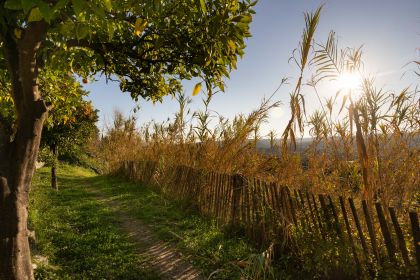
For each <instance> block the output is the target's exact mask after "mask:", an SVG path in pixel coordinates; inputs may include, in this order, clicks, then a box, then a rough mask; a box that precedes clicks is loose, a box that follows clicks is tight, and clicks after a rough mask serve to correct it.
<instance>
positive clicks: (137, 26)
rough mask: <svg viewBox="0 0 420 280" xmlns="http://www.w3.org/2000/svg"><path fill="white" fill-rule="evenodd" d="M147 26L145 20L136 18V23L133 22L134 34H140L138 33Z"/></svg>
mask: <svg viewBox="0 0 420 280" xmlns="http://www.w3.org/2000/svg"><path fill="white" fill-rule="evenodd" d="M146 27H147V20H145V19H142V18H138V19H136V23H135V24H134V34H136V35H137V36H140V34H141V33H142V32H143V31H144V29H146Z"/></svg>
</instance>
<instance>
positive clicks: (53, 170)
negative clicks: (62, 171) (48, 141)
mask: <svg viewBox="0 0 420 280" xmlns="http://www.w3.org/2000/svg"><path fill="white" fill-rule="evenodd" d="M51 151H52V154H53V162H52V166H51V187H52V188H53V189H54V190H57V191H58V185H57V157H58V153H57V144H53V145H52V146H51Z"/></svg>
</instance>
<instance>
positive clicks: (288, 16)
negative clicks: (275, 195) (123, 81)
mask: <svg viewBox="0 0 420 280" xmlns="http://www.w3.org/2000/svg"><path fill="white" fill-rule="evenodd" d="M323 3H324V4H325V6H324V9H323V11H322V14H321V19H320V23H319V26H318V29H317V33H316V35H315V40H316V41H317V42H320V43H322V42H324V41H325V40H326V38H327V36H328V33H329V31H330V30H334V31H335V32H336V33H337V35H338V36H339V43H340V45H341V46H343V47H346V46H348V47H359V46H361V45H363V53H364V55H363V57H364V59H363V60H364V65H365V71H366V72H368V73H371V74H372V75H376V76H377V78H376V84H377V86H379V87H384V88H385V89H387V90H395V91H399V90H401V89H403V88H404V87H406V86H408V85H412V86H413V87H414V86H415V85H416V84H417V83H418V82H419V80H420V79H419V78H418V77H416V76H415V75H414V74H412V73H411V72H407V71H408V70H409V69H410V66H405V67H404V65H406V64H407V63H408V62H410V61H412V60H413V59H419V57H420V53H419V50H418V48H419V47H420V1H419V0H400V1H397V0H380V1H379V0H364V1H362V0H352V1H350V0H330V1H316V0H313V1H310V0H289V1H285V0H284V1H283V0H260V1H259V3H258V4H257V6H256V7H255V10H256V15H255V17H254V20H253V22H252V24H251V33H252V38H250V39H248V41H247V48H246V53H245V56H244V58H243V59H242V60H241V61H240V62H239V63H238V64H237V66H238V70H236V71H234V72H232V73H231V78H230V79H229V80H226V85H227V89H226V92H225V93H221V94H218V95H216V96H215V97H214V99H213V101H212V103H211V105H210V109H211V110H214V111H217V112H218V113H220V114H222V115H224V116H226V117H229V118H232V117H233V116H234V115H236V114H238V113H248V112H251V111H252V110H253V109H255V108H257V107H258V105H259V104H260V102H261V100H262V99H263V98H264V97H268V96H270V95H271V93H272V92H273V91H274V90H275V89H276V88H277V86H278V85H279V84H280V81H281V79H282V78H283V77H290V78H291V79H290V86H285V87H283V88H282V89H281V90H280V91H279V92H278V93H277V94H276V97H275V99H276V100H280V101H281V102H282V103H283V105H282V106H281V107H280V108H279V109H276V110H275V111H273V112H272V113H271V114H270V118H269V122H268V123H267V124H265V125H264V127H263V130H262V133H263V134H264V133H268V131H269V130H271V129H274V130H276V131H277V132H278V134H280V133H281V131H282V130H283V129H284V127H285V125H286V123H287V121H288V119H289V117H290V111H289V110H288V96H289V93H290V91H291V90H292V87H293V84H294V82H295V81H296V80H295V79H296V76H297V68H296V66H295V65H293V64H291V63H288V59H289V57H290V56H291V54H292V51H293V49H295V48H296V47H297V46H298V43H299V40H300V37H301V33H302V30H303V27H304V19H303V12H304V11H310V10H314V9H316V7H318V6H319V5H321V4H323ZM411 68H413V67H411ZM404 72H407V73H406V74H405V75H404V76H403V77H402V74H403V73H404ZM194 84H195V82H194V81H185V82H184V89H185V91H186V93H187V95H189V96H191V92H192V89H193V87H194ZM85 89H87V90H88V91H90V95H89V97H88V99H90V100H92V102H93V104H94V106H95V107H96V108H97V109H99V110H100V118H101V122H100V126H102V125H103V123H104V122H105V123H106V122H110V121H111V119H112V112H113V110H114V109H119V110H120V111H122V112H123V113H124V114H126V115H128V114H130V113H133V108H134V107H135V106H136V104H135V103H134V102H133V101H132V100H131V98H130V96H129V94H128V93H121V91H120V90H119V87H118V84H117V83H108V84H106V83H105V80H104V79H100V80H99V81H97V82H93V83H91V84H88V85H85ZM327 91H328V92H327ZM304 93H305V96H306V103H307V109H308V112H309V113H310V112H312V111H313V110H315V109H317V108H318V107H319V102H318V101H317V99H316V97H315V94H314V93H313V92H312V91H310V90H307V92H305V91H304ZM329 94H331V89H328V88H324V92H321V95H322V96H327V95H329ZM201 98H202V96H196V97H192V99H193V103H192V104H191V109H192V110H194V109H197V108H200V107H202V102H201ZM139 105H140V110H139V112H137V113H136V115H137V118H138V121H139V125H141V124H142V123H145V122H148V121H150V120H152V119H154V120H156V121H163V120H166V119H167V118H168V117H172V116H173V115H174V113H175V112H176V110H177V104H176V102H175V101H174V100H172V98H171V97H167V98H164V101H163V103H157V104H153V103H151V102H146V101H145V100H140V101H139Z"/></svg>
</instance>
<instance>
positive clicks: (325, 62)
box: [100, 9, 420, 278]
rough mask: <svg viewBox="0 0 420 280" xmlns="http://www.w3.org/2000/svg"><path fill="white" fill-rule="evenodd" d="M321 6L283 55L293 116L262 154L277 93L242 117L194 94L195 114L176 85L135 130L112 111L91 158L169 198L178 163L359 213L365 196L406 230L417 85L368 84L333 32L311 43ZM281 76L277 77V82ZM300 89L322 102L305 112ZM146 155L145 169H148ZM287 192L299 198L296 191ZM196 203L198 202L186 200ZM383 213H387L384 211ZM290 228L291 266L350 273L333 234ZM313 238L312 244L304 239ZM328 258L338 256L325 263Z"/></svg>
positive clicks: (417, 161)
mask: <svg viewBox="0 0 420 280" xmlns="http://www.w3.org/2000/svg"><path fill="white" fill-rule="evenodd" d="M320 11H321V9H318V10H316V11H315V12H313V13H307V14H305V21H306V27H305V30H304V32H303V36H302V41H301V42H300V44H299V48H297V49H296V50H295V52H294V53H293V56H292V58H291V61H293V62H295V63H296V64H297V66H298V68H299V70H300V76H299V77H298V78H297V83H296V85H295V88H294V90H293V92H292V93H291V94H290V107H291V111H292V116H291V118H290V121H289V123H288V126H287V127H286V129H285V131H284V132H283V135H282V138H281V139H276V136H275V133H274V132H271V133H270V134H269V135H268V137H269V139H270V149H269V150H270V151H271V153H268V154H267V153H262V152H261V151H259V150H258V148H257V144H258V142H259V141H260V140H261V139H262V138H263V137H266V136H265V135H261V133H260V127H261V125H262V124H263V123H264V121H265V120H266V119H267V116H268V113H269V112H270V110H271V109H273V108H275V107H277V106H279V105H280V104H279V102H276V101H275V98H276V95H275V93H276V92H275V93H274V94H273V95H271V96H270V97H269V98H267V99H264V100H262V102H261V105H260V106H259V107H258V108H257V109H255V110H254V111H252V112H251V113H249V114H248V115H243V114H240V115H238V116H236V117H235V118H234V119H232V120H229V119H227V118H224V117H223V116H221V115H220V114H217V113H214V111H212V110H211V100H212V97H213V96H214V94H217V92H216V93H215V92H213V91H208V92H203V96H204V98H203V109H202V110H199V111H196V112H190V110H189V108H188V105H189V104H190V102H191V99H190V98H189V97H188V96H187V95H186V94H185V93H177V94H176V96H175V98H176V100H177V101H178V104H179V110H178V112H177V114H176V115H175V116H174V117H173V118H172V119H171V120H168V121H166V122H163V123H156V122H150V123H147V124H145V125H143V126H142V127H140V128H137V125H136V119H135V118H134V117H128V118H125V117H124V116H122V114H121V113H118V112H117V113H116V114H115V118H114V123H113V124H111V125H110V126H109V127H108V131H107V133H106V136H105V137H104V138H103V139H102V141H101V144H100V149H101V150H102V151H103V152H102V153H100V157H102V160H103V162H104V163H105V164H106V168H107V170H108V171H109V172H111V173H118V172H119V171H121V170H124V172H125V174H128V176H129V177H131V178H132V179H135V180H139V179H141V178H147V175H138V172H136V171H135V170H136V169H132V168H137V169H138V170H143V171H145V170H146V171H145V172H147V171H151V172H153V174H151V177H150V178H151V181H152V182H153V183H154V184H156V185H158V186H159V187H160V188H161V189H163V190H168V193H169V194H170V195H171V196H172V197H173V195H172V194H174V193H177V190H176V187H173V184H175V182H178V183H179V184H180V182H184V181H183V180H184V179H185V178H193V177H188V176H189V175H188V174H190V173H189V171H185V172H186V173H182V172H181V171H177V172H181V173H179V174H178V176H175V175H174V174H175V173H174V172H175V171H174V170H177V169H176V168H177V167H183V166H186V167H189V168H193V170H199V171H200V172H202V173H203V174H213V173H218V174H230V175H234V174H240V175H241V176H243V177H245V178H248V179H249V180H250V181H251V182H252V180H255V179H257V180H261V181H264V182H269V183H275V184H276V185H278V186H288V187H290V188H291V189H292V190H293V189H299V190H301V191H303V192H305V191H308V192H310V193H313V194H327V195H328V194H329V195H335V197H338V196H342V197H351V198H353V199H355V200H357V201H359V202H360V205H359V204H358V205H357V207H360V211H362V210H361V207H362V204H361V201H366V202H367V205H368V209H374V207H376V206H375V204H374V203H377V202H380V203H381V205H382V206H381V207H385V209H387V208H388V207H393V208H395V209H396V210H397V213H398V217H399V219H400V220H401V221H402V223H403V225H404V228H403V230H404V231H406V230H408V228H409V226H408V224H409V221H408V220H407V219H408V215H406V213H407V212H408V211H414V212H416V211H417V212H418V210H419V206H420V173H419V172H418V170H419V169H420V146H419V143H420V109H419V105H420V96H419V92H418V91H417V89H416V88H410V87H407V88H404V89H402V90H400V91H394V90H389V89H383V88H377V87H376V85H375V79H374V77H372V76H369V74H366V73H364V70H363V61H362V49H361V48H340V46H339V44H338V41H337V39H336V35H335V33H334V32H331V33H330V34H329V36H328V39H327V41H326V42H325V43H317V42H316V40H315V37H314V34H315V30H316V26H317V23H318V20H319V16H320ZM314 40H315V43H314ZM351 76H353V77H354V76H355V77H357V80H356V83H357V84H354V85H352V86H351V87H343V88H338V89H337V91H336V94H335V95H333V96H332V97H329V98H326V99H324V100H323V99H322V98H321V96H323V94H322V93H321V92H320V91H319V89H320V88H322V84H323V83H324V84H325V83H331V82H333V81H334V80H339V79H343V78H348V77H351ZM286 82H287V80H286V79H285V80H283V81H282V84H281V85H280V86H279V89H278V90H281V89H282V86H283V84H284V83H286ZM303 92H306V94H315V95H316V96H317V97H318V100H319V106H320V108H321V109H320V110H317V111H315V112H314V113H312V114H310V115H309V114H306V108H305V95H304V94H303ZM308 92H310V93H308ZM193 94H196V91H194V92H193ZM305 131H309V134H310V135H311V137H312V142H311V143H310V145H309V147H308V149H307V150H306V151H304V153H295V152H294V149H295V148H296V146H297V144H298V143H299V140H298V135H299V134H300V135H304V133H305ZM127 143H129V145H127ZM116 151H118V152H116ZM133 162H134V163H133ZM136 162H139V163H140V164H138V165H136ZM130 163H133V164H134V165H133V167H130V168H129V169H127V167H126V164H130ZM149 163H150V164H151V166H154V167H150V168H148V167H147V164H149ZM142 164H143V165H142ZM145 164H146V167H145V169H142V168H141V166H144V165H145ZM122 167H123V168H122ZM174 168H175V169H174ZM127 170H128V171H127ZM127 172H128V173H127ZM132 172H134V173H132ZM184 175H185V176H187V177H184ZM143 176H146V177H143ZM193 180H194V181H196V180H198V182H201V181H200V180H199V179H193ZM215 180H223V179H215ZM146 182H148V179H146ZM192 183H193V182H192V181H191V184H192ZM194 184H195V183H194ZM198 184H199V185H200V184H201V183H198ZM204 184H205V183H204ZM216 184H217V183H216ZM254 184H255V181H254ZM200 186H204V185H200ZM263 186H264V185H263ZM179 188H181V186H179ZM215 190H216V189H215ZM179 191H181V190H179ZM216 192H217V191H216ZM191 195H192V197H195V196H194V195H195V194H191ZM215 195H217V193H216V194H215ZM188 197H189V196H188V195H187V197H186V199H187V200H188ZM181 198H182V197H181ZM296 200H297V201H299V197H298V196H297V195H296ZM241 201H242V200H241ZM359 202H358V203H359ZM196 203H200V200H196V199H195V200H194V204H196ZM207 203H211V202H207ZM229 203H233V202H228V204H227V205H228V206H229V207H231V204H229ZM263 204H264V203H263ZM200 206H201V205H199V207H200ZM203 207H204V208H205V207H206V206H203ZM209 207H211V206H209ZM217 207H219V206H217ZM217 207H216V208H217ZM247 207H248V206H247ZM215 211H217V209H216V210H215ZM224 211H229V210H226V209H225V210H224ZM261 211H262V210H261ZM215 213H216V212H214V213H212V214H215ZM266 213H270V209H267V212H266ZM387 213H388V212H387ZM386 216H387V217H388V219H389V214H386ZM375 219H376V218H375ZM352 222H353V221H352ZM364 226H367V225H364ZM379 227H380V225H379V222H377V223H376V224H375V225H374V228H376V229H375V230H376V231H377V232H378V231H380V229H379ZM293 228H294V227H286V228H285V231H286V235H291V236H295V237H297V239H296V240H299V242H298V244H297V248H298V250H297V251H296V253H297V252H299V253H297V255H298V256H300V257H298V258H301V259H300V261H301V262H302V263H301V264H298V265H297V267H300V265H302V266H303V267H300V269H303V271H306V272H307V273H311V275H318V277H321V278H323V277H333V278H334V273H339V271H341V273H344V274H338V275H341V276H342V277H343V275H347V276H348V277H355V275H356V271H355V270H354V269H355V267H354V266H352V267H345V266H346V264H349V263H351V262H350V260H351V257H350V259H349V256H351V254H352V253H351V251H349V250H350V247H343V248H341V247H340V246H338V245H339V244H340V243H335V242H336V241H328V242H324V241H322V240H318V239H317V241H315V239H314V236H313V235H311V234H309V235H305V234H303V235H302V234H301V233H299V231H296V232H293ZM413 231H415V229H413ZM349 234H350V235H351V233H349ZM366 234H367V231H366ZM353 238H356V237H353ZM367 238H368V239H370V237H367ZM287 240H289V239H288V238H286V239H285V240H282V241H280V242H283V241H287ZM334 240H335V239H334ZM277 242H278V240H277ZM314 242H315V243H316V244H318V245H319V246H320V247H317V248H315V247H313V246H312V245H313V244H314ZM405 242H407V241H405ZM289 245H290V244H289ZM291 245H293V244H291ZM382 245H384V246H385V243H384V244H382ZM412 246H413V245H409V250H415V248H414V247H415V246H414V247H412ZM292 247H293V246H292ZM383 248H384V250H385V247H383ZM410 248H411V249H410ZM265 249H267V248H263V250H265ZM289 249H290V247H289ZM295 249H296V247H295ZM303 256H306V257H303ZM334 256H337V258H338V259H339V261H337V262H334V261H333V262H332V261H331V260H332V259H331V258H334ZM400 257H401V256H400ZM291 258H292V257H291ZM295 258H296V255H295ZM308 258H309V259H311V262H309V261H308ZM283 261H284V260H283ZM294 265H296V264H294ZM382 265H383V266H382V267H377V268H374V269H373V268H372V267H370V268H368V271H370V273H373V275H372V274H369V273H368V272H367V271H365V273H364V274H363V275H364V277H385V275H388V276H389V277H391V278H392V277H397V276H396V275H397V274H394V273H396V271H395V270H392V269H390V268H389V267H387V265H384V264H382ZM334 269H335V271H334ZM343 271H347V272H343ZM372 271H374V272H372ZM392 271H393V272H392ZM346 273H347V274H346ZM401 273H402V272H401ZM404 273H405V272H404ZM369 275H370V276H369ZM374 275H376V276H374ZM392 275H393V276H392ZM336 276H337V275H336ZM359 276H360V275H359ZM400 276H401V275H400Z"/></svg>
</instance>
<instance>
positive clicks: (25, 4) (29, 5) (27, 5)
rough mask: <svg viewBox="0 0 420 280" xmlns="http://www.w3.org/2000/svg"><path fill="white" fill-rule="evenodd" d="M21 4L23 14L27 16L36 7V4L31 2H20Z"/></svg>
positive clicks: (30, 0) (26, 0) (23, 0)
mask: <svg viewBox="0 0 420 280" xmlns="http://www.w3.org/2000/svg"><path fill="white" fill-rule="evenodd" d="M16 2H17V1H16ZM21 3H22V8H23V12H24V13H25V14H27V13H28V12H29V11H30V10H31V9H32V8H33V7H35V5H36V2H35V1H32V0H21Z"/></svg>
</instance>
